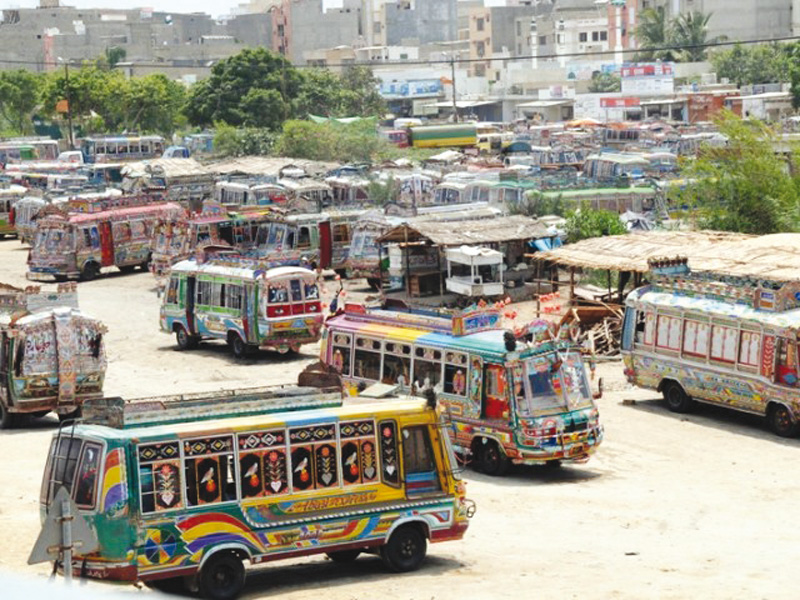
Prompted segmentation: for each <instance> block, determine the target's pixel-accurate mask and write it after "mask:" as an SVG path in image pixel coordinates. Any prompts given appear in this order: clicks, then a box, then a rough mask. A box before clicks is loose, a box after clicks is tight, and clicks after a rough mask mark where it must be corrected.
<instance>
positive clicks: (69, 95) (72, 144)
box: [64, 60, 75, 150]
mask: <svg viewBox="0 0 800 600" xmlns="http://www.w3.org/2000/svg"><path fill="white" fill-rule="evenodd" d="M64 83H65V85H66V86H67V124H68V126H69V149H70V150H75V140H74V139H73V137H72V92H71V91H70V87H69V61H66V60H65V61H64Z"/></svg>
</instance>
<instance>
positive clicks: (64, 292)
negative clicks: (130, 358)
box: [0, 283, 106, 429]
mask: <svg viewBox="0 0 800 600" xmlns="http://www.w3.org/2000/svg"><path fill="white" fill-rule="evenodd" d="M105 332H106V329H105V326H104V325H103V324H102V323H100V322H99V321H97V320H96V319H92V318H90V317H88V316H86V315H85V314H83V313H82V312H81V311H80V310H78V293H77V289H76V287H75V284H74V283H73V284H61V285H59V286H58V289H57V290H55V291H42V290H40V289H39V288H38V287H31V288H27V289H24V290H23V289H19V288H16V287H13V286H10V285H4V284H0V429H6V428H11V427H14V426H15V425H17V424H18V422H19V419H20V417H21V416H23V415H33V416H44V415H46V414H47V413H48V412H50V411H56V412H57V413H58V415H59V417H62V418H63V417H66V416H70V415H73V414H75V412H76V411H77V410H79V409H80V407H81V405H82V404H83V402H84V401H85V400H86V399H87V398H95V397H99V396H102V392H103V380H104V378H105V371H106V357H105V349H104V344H103V335H104V334H105Z"/></svg>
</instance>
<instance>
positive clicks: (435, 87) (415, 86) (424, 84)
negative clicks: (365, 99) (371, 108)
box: [380, 79, 444, 98]
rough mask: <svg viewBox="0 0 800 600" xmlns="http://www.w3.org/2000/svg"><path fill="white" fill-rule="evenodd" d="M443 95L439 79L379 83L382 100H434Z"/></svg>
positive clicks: (442, 87)
mask: <svg viewBox="0 0 800 600" xmlns="http://www.w3.org/2000/svg"><path fill="white" fill-rule="evenodd" d="M443 93H444V85H443V84H442V81H441V79H414V80H402V81H384V82H381V87H380V94H381V96H383V97H384V98H435V97H437V96H441V95H442V94H443Z"/></svg>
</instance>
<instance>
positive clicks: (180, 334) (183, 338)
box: [175, 325, 197, 350]
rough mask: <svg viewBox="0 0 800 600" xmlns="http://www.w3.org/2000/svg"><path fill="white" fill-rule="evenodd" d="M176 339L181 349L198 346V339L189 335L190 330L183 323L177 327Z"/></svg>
mask: <svg viewBox="0 0 800 600" xmlns="http://www.w3.org/2000/svg"><path fill="white" fill-rule="evenodd" d="M175 341H176V342H177V344H178V349H179V350H190V349H191V348H194V347H196V346H197V339H195V338H194V337H193V336H191V335H189V332H188V331H186V328H185V327H183V326H182V325H179V326H178V327H176V328H175Z"/></svg>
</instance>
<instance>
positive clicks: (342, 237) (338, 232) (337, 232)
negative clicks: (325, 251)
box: [333, 223, 350, 244]
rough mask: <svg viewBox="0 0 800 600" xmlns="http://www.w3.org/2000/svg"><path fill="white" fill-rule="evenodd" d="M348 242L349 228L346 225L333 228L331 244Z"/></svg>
mask: <svg viewBox="0 0 800 600" xmlns="http://www.w3.org/2000/svg"><path fill="white" fill-rule="evenodd" d="M349 241H350V228H349V226H348V225H347V223H338V224H336V225H334V226H333V243H334V244H346V243H347V242H349Z"/></svg>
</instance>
